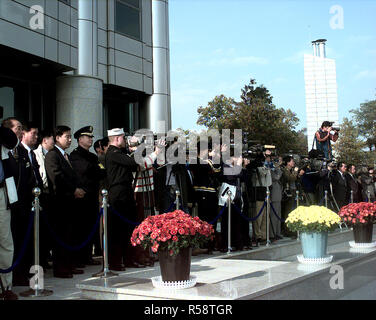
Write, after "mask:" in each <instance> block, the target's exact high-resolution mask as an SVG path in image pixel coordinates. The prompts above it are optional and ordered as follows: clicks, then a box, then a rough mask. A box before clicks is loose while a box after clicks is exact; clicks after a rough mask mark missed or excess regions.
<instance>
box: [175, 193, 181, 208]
mask: <svg viewBox="0 0 376 320" xmlns="http://www.w3.org/2000/svg"><path fill="white" fill-rule="evenodd" d="M175 193H176V210H179V196H180V191H179V190H176V192H175Z"/></svg>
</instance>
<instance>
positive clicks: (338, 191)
mask: <svg viewBox="0 0 376 320" xmlns="http://www.w3.org/2000/svg"><path fill="white" fill-rule="evenodd" d="M337 168H338V169H337V170H335V171H334V172H333V174H332V175H331V184H332V187H333V196H334V198H335V201H336V203H337V205H338V208H336V209H338V210H340V209H341V208H342V207H343V206H345V205H347V204H348V199H347V194H348V193H347V181H346V176H345V174H346V171H347V166H346V164H345V163H343V162H340V163H338V167H337Z"/></svg>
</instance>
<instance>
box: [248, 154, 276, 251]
mask: <svg viewBox="0 0 376 320" xmlns="http://www.w3.org/2000/svg"><path fill="white" fill-rule="evenodd" d="M270 153H271V152H270V150H269V151H265V153H261V154H260V155H257V158H256V160H254V163H253V164H252V166H254V171H253V174H252V185H253V187H254V190H255V192H256V193H255V196H256V212H255V214H256V215H258V213H259V212H260V210H261V208H262V207H263V205H264V201H265V198H266V192H267V190H268V189H269V188H270V187H271V186H272V176H271V172H270V167H271V165H272V164H270V165H268V166H265V161H266V157H265V155H267V156H268V159H269V161H270ZM254 233H255V236H256V239H257V241H258V242H261V244H263V243H265V241H266V210H265V209H264V210H263V211H262V213H261V215H260V216H259V217H258V218H257V220H256V221H255V222H254Z"/></svg>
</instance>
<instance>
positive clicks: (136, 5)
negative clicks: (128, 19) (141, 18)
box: [120, 0, 140, 8]
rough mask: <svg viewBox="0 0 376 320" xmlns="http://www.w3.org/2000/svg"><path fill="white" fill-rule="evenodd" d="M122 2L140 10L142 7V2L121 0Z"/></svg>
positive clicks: (138, 0)
mask: <svg viewBox="0 0 376 320" xmlns="http://www.w3.org/2000/svg"><path fill="white" fill-rule="evenodd" d="M120 1H121V2H124V3H128V4H129V5H131V6H133V7H136V8H139V7H140V0H120Z"/></svg>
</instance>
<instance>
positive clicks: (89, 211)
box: [73, 194, 99, 264]
mask: <svg viewBox="0 0 376 320" xmlns="http://www.w3.org/2000/svg"><path fill="white" fill-rule="evenodd" d="M74 203H75V204H74V207H75V210H76V212H77V218H76V223H75V225H74V229H73V233H74V235H73V239H74V241H75V245H76V246H81V245H82V244H84V243H85V242H86V245H85V246H84V247H82V248H81V249H79V250H76V251H75V252H74V254H73V256H74V262H75V263H79V264H87V263H88V262H89V260H91V259H92V251H93V244H94V234H95V233H97V232H98V230H99V224H98V226H97V227H96V229H95V231H94V234H93V235H91V233H92V232H93V230H94V227H95V225H96V221H97V219H98V215H99V203H98V197H97V195H96V194H95V195H92V194H87V195H85V197H84V198H82V199H75V200H74ZM90 237H91V238H90ZM89 238H90V240H89V241H88V239H89Z"/></svg>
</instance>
